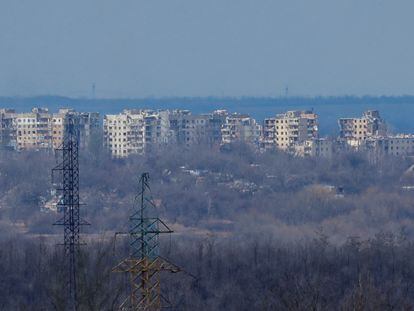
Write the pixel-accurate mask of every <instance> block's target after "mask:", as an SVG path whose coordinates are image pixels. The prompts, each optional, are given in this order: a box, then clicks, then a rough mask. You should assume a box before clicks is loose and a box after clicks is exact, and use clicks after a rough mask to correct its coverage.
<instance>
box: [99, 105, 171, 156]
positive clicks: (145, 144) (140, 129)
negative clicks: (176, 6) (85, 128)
mask: <svg viewBox="0 0 414 311" xmlns="http://www.w3.org/2000/svg"><path fill="white" fill-rule="evenodd" d="M169 137H170V130H169V121H168V112H167V111H152V110H137V109H133V110H124V111H123V112H122V113H120V114H117V115H105V116H104V144H105V146H106V147H107V148H108V150H109V151H110V152H111V154H112V156H114V157H127V156H129V155H130V154H142V153H144V152H145V151H146V150H148V149H150V148H153V147H155V146H159V145H161V144H166V143H168V141H169Z"/></svg>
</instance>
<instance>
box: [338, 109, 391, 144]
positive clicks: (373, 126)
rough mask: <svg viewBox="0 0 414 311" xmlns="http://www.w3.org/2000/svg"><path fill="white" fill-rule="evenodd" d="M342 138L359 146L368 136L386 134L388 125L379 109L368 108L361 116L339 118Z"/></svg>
mask: <svg viewBox="0 0 414 311" xmlns="http://www.w3.org/2000/svg"><path fill="white" fill-rule="evenodd" d="M339 128H340V138H341V139H342V140H344V141H345V142H346V143H347V144H348V145H350V146H352V147H354V148H358V147H360V146H362V145H363V143H364V141H365V140H366V139H368V138H372V137H375V136H386V134H387V127H386V124H385V121H384V120H383V119H382V118H381V117H380V114H379V112H378V111H377V110H368V111H366V112H364V113H363V115H362V117H360V118H341V119H339Z"/></svg>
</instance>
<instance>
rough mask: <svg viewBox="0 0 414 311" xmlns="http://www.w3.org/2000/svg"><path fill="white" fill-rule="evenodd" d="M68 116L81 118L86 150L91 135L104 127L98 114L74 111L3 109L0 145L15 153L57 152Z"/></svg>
mask: <svg viewBox="0 0 414 311" xmlns="http://www.w3.org/2000/svg"><path fill="white" fill-rule="evenodd" d="M68 113H71V114H74V115H76V116H78V117H79V120H80V121H79V132H80V143H81V144H80V146H81V148H82V147H86V146H87V145H88V144H89V140H90V137H91V134H92V133H93V132H94V131H98V130H99V128H100V119H99V114H98V113H88V112H84V113H78V112H75V111H74V110H73V109H60V110H59V111H58V113H51V112H49V110H48V109H46V108H33V109H32V111H31V112H25V113H16V112H15V111H14V110H10V109H1V110H0V145H2V146H6V147H8V148H12V149H15V150H41V149H56V148H58V147H59V146H60V145H61V144H62V142H63V136H64V123H65V117H66V115H67V114H68Z"/></svg>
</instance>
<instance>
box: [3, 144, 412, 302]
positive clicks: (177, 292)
mask: <svg viewBox="0 0 414 311" xmlns="http://www.w3.org/2000/svg"><path fill="white" fill-rule="evenodd" d="M100 146H101V144H100V143H95V144H91V145H90V147H89V148H88V149H87V150H83V151H82V152H81V158H80V178H81V199H82V202H83V203H85V205H82V211H83V215H82V216H83V217H84V218H85V219H87V220H88V222H90V223H91V226H88V227H86V228H85V230H84V231H83V233H84V234H83V240H84V241H85V242H86V243H87V244H86V246H82V247H81V254H80V260H79V271H80V272H79V276H78V277H79V292H80V293H81V294H80V297H79V301H80V305H79V309H80V310H116V309H117V307H118V305H119V303H120V301H121V300H122V299H123V298H124V297H125V289H126V279H125V277H124V276H122V275H117V274H114V273H112V272H111V270H112V268H113V267H114V266H115V265H116V264H117V262H119V260H120V259H122V258H123V257H125V256H126V254H127V247H126V243H127V241H125V240H122V239H121V240H119V241H117V242H116V241H115V239H114V234H115V232H120V231H125V230H126V229H127V225H128V216H129V215H130V213H131V209H132V208H133V204H134V196H135V195H136V193H137V191H138V190H137V187H138V178H139V176H140V174H141V173H142V172H149V173H150V177H151V179H150V182H151V191H152V196H153V199H154V202H155V203H156V204H155V205H156V207H157V213H158V215H159V217H160V218H161V219H163V220H164V221H165V222H166V223H167V224H168V225H169V226H170V227H171V228H172V229H173V230H174V233H173V234H172V235H171V237H166V238H163V239H162V241H161V242H162V250H161V253H162V256H164V257H166V258H168V259H169V260H171V261H172V262H174V263H175V264H177V265H179V266H180V267H182V269H183V272H182V273H178V274H174V275H165V276H163V280H162V281H163V283H162V284H163V293H164V295H165V296H166V297H167V298H168V300H169V301H170V303H171V309H173V310H332V309H339V310H396V309H397V310H400V309H412V308H414V298H413V297H414V292H413V285H414V284H413V282H414V265H413V263H412V261H411V260H410V259H411V258H412V254H413V252H414V244H413V234H414V227H413V220H414V213H413V212H414V210H413V206H412V201H413V198H414V193H413V191H414V170H413V166H412V165H413V160H412V159H411V158H409V157H406V158H401V157H383V158H380V159H375V161H374V160H373V159H372V158H370V157H369V155H367V154H364V153H357V152H355V153H347V154H342V155H336V156H335V157H334V158H332V159H322V158H299V157H294V156H292V155H288V154H285V153H283V152H277V151H269V152H265V153H258V152H256V151H255V150H253V149H251V148H250V147H249V146H247V145H243V144H234V145H230V146H227V147H226V148H212V149H211V148H204V147H202V146H193V147H189V148H177V147H172V146H169V147H167V148H165V149H157V150H152V151H151V152H148V153H147V154H146V155H136V156H131V157H129V158H127V159H112V158H111V157H110V156H109V155H108V154H107V153H106V152H105V150H103V149H102V148H101V147H100ZM55 165H56V158H55V155H54V154H53V153H46V152H19V153H17V152H8V151H1V154H0V286H1V287H2V288H1V290H0V309H1V310H62V308H63V303H64V302H63V298H62V297H63V293H62V290H63V286H62V283H63V279H62V278H63V277H62V269H61V267H62V260H63V259H62V249H61V247H59V246H57V245H56V244H57V243H59V242H61V239H62V232H61V228H58V227H56V226H53V225H52V224H53V223H54V222H55V221H56V220H57V219H58V218H59V213H58V212H57V211H56V210H55V209H54V208H53V204H52V203H53V200H54V191H53V185H52V179H51V169H52V168H53V167H54V166H55Z"/></svg>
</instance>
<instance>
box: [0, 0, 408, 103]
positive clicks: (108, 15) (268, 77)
mask: <svg viewBox="0 0 414 311" xmlns="http://www.w3.org/2000/svg"><path fill="white" fill-rule="evenodd" d="M413 14H414V1H413V0H284V1H281V0H280V1H279V0H203V1H202V0H162V1H161V0H113V1H109V0H70V1H59V0H0V96H5V95H24V96H27V95H39V94H56V95H67V96H76V97H77V96H90V95H91V86H92V84H93V83H96V94H97V97H144V96H206V95H219V96H222V95H226V96H227V95H236V96H240V95H254V96H269V95H271V96H276V95H280V94H281V93H282V90H283V89H284V88H285V86H287V85H288V86H289V93H290V94H291V95H342V94H355V95H363V94H371V95H381V94H388V95H392V94H414V34H413V33H414V18H413Z"/></svg>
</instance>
